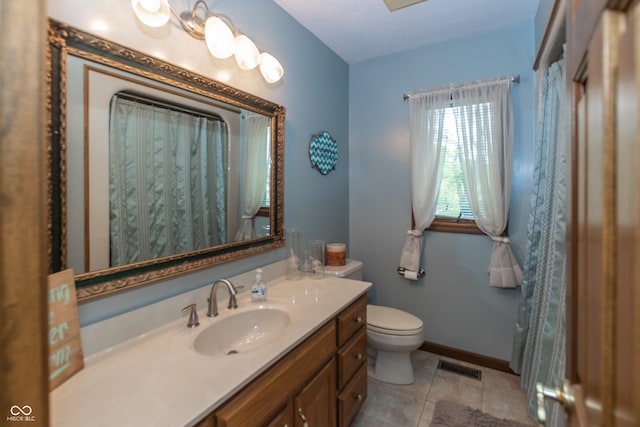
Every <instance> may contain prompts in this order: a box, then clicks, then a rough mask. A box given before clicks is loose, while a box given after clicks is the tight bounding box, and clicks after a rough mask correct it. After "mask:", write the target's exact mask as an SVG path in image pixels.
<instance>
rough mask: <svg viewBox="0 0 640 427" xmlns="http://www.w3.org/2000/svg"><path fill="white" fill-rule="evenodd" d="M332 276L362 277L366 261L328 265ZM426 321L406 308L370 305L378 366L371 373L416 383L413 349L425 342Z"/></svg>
mask: <svg viewBox="0 0 640 427" xmlns="http://www.w3.org/2000/svg"><path fill="white" fill-rule="evenodd" d="M325 272H326V273H327V274H330V275H335V276H338V277H344V278H347V279H354V280H362V263H361V262H360V261H355V260H351V259H348V260H347V264H346V265H345V266H342V267H329V266H327V267H326V268H325ZM423 327H424V325H423V323H422V320H420V319H419V318H417V317H416V316H414V315H412V314H409V313H407V312H405V311H402V310H398V309H395V308H391V307H383V306H379V305H371V304H370V305H367V345H368V347H369V354H370V356H371V358H372V359H374V358H375V368H374V369H373V372H369V375H370V376H372V377H373V378H375V379H377V380H380V381H384V382H387V383H391V384H413V383H414V382H415V375H414V373H413V364H412V362H411V352H412V351H413V350H416V349H417V348H418V347H420V346H421V345H422V343H423V342H424V336H423V334H422V332H423Z"/></svg>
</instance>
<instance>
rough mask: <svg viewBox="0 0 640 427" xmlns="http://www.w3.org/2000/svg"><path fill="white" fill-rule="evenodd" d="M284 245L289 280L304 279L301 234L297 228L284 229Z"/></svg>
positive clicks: (286, 276) (286, 275)
mask: <svg viewBox="0 0 640 427" xmlns="http://www.w3.org/2000/svg"><path fill="white" fill-rule="evenodd" d="M284 244H285V250H286V255H285V256H286V258H285V261H286V273H285V278H286V279H288V280H299V279H301V278H302V246H301V233H300V230H298V229H297V228H285V229H284Z"/></svg>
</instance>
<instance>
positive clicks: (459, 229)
mask: <svg viewBox="0 0 640 427" xmlns="http://www.w3.org/2000/svg"><path fill="white" fill-rule="evenodd" d="M427 231H440V232H444V233H464V234H484V233H483V232H482V230H480V229H479V228H478V226H477V225H476V222H475V221H474V220H472V219H457V218H444V217H436V218H435V219H434V220H433V222H432V223H431V226H430V227H429V228H427Z"/></svg>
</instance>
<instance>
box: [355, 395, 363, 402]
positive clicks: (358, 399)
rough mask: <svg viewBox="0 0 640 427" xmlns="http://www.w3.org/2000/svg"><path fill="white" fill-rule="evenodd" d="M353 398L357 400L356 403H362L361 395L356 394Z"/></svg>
mask: <svg viewBox="0 0 640 427" xmlns="http://www.w3.org/2000/svg"><path fill="white" fill-rule="evenodd" d="M355 398H356V400H357V401H358V402H361V401H362V395H361V394H360V393H358V394H356V395H355Z"/></svg>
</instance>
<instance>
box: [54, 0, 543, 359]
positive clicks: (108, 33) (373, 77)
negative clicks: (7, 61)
mask: <svg viewBox="0 0 640 427" xmlns="http://www.w3.org/2000/svg"><path fill="white" fill-rule="evenodd" d="M193 3H194V1H189V0H172V4H173V5H174V6H175V7H176V9H178V10H179V11H180V10H186V9H188V8H189V5H191V4H193ZM209 3H210V4H211V5H212V6H214V7H215V11H217V12H220V13H224V14H226V15H228V16H230V17H231V19H232V20H233V21H234V23H235V24H236V26H237V27H239V28H240V29H242V30H243V31H244V32H246V33H247V35H249V36H250V37H252V38H253V39H255V40H256V41H257V43H258V44H259V46H260V47H261V48H263V49H265V50H268V51H270V52H271V53H273V54H274V56H276V57H277V58H278V59H280V61H281V62H282V64H283V66H284V68H285V77H284V79H283V81H281V82H279V83H277V84H275V85H268V84H266V83H264V81H263V80H262V79H261V78H260V77H259V75H258V72H257V71H240V70H238V69H237V67H236V66H235V63H234V62H233V60H216V59H213V58H212V57H211V56H210V55H209V54H208V53H207V50H206V47H205V45H204V43H202V42H199V41H196V40H194V39H191V38H190V37H189V36H188V35H186V33H185V32H184V31H182V30H181V29H180V28H178V27H177V25H176V24H175V23H174V24H172V25H170V26H167V27H165V28H163V29H160V30H150V29H147V28H144V27H142V26H141V25H140V24H139V23H138V22H137V21H136V20H135V18H134V16H133V12H132V11H131V8H130V4H129V2H128V1H120V2H112V1H108V0H94V1H91V2H87V1H84V0H51V1H50V2H49V14H50V16H51V17H53V18H55V19H58V20H60V21H64V22H67V23H69V24H71V25H74V26H76V27H79V28H82V29H85V30H87V31H90V32H93V33H97V34H100V35H102V36H104V37H105V38H108V39H111V40H114V41H117V42H119V43H122V44H125V45H128V46H131V47H134V48H135V49H138V50H141V51H144V52H147V53H149V54H151V55H155V56H160V57H162V58H165V59H167V60H169V61H171V62H174V63H177V64H179V65H182V66H184V67H186V68H189V69H192V70H194V71H196V72H198V73H201V74H205V75H209V76H211V77H212V78H214V79H217V80H220V81H223V82H225V83H227V84H229V85H231V86H234V87H237V88H239V89H242V90H245V91H248V92H251V93H254V94H256V95H258V96H261V97H263V98H266V99H268V100H270V101H273V102H276V103H278V104H281V105H284V106H285V107H286V108H287V118H286V129H285V131H286V135H285V139H286V142H285V145H286V155H285V199H286V207H285V225H286V226H296V227H299V228H301V229H302V230H303V233H304V236H303V238H304V240H309V239H324V240H326V241H342V242H346V243H347V244H348V252H349V255H350V256H351V257H353V258H356V259H359V260H362V261H363V262H364V263H365V278H366V279H367V280H370V281H373V282H374V284H375V288H374V292H373V293H372V298H373V299H374V300H375V301H376V302H378V303H381V304H388V305H392V306H396V307H399V308H402V309H405V310H408V311H410V312H412V313H415V314H416V315H418V316H419V317H420V318H422V319H423V321H424V322H425V339H427V340H429V341H432V342H436V343H439V344H443V345H449V346H452V347H457V348H460V349H465V350H468V351H473V352H477V353H480V354H484V355H488V356H493V357H497V358H500V359H505V360H507V359H509V358H510V353H511V341H512V333H513V324H514V321H515V317H516V311H517V305H518V299H519V291H518V290H498V289H493V288H489V287H488V286H487V284H486V282H487V275H486V267H487V264H488V261H489V254H490V249H491V243H490V241H489V240H488V239H487V238H485V237H484V236H469V235H457V234H447V233H429V232H427V233H426V234H425V236H426V250H425V259H424V266H425V268H426V269H427V271H428V276H427V278H426V279H424V280H421V281H419V282H407V281H405V280H404V279H402V278H400V277H399V276H398V275H397V274H396V272H395V270H396V267H397V263H398V259H399V253H400V249H401V247H402V244H403V242H404V235H405V232H406V230H407V229H408V228H409V226H410V219H411V213H410V193H409V157H408V156H409V147H408V106H407V104H406V103H405V102H403V101H402V94H403V93H404V92H407V91H410V90H417V89H424V88H430V87H435V86H440V85H443V84H448V83H450V82H454V83H456V82H463V81H467V80H475V79H481V78H487V77H494V76H501V75H507V74H520V76H521V83H520V85H518V86H516V87H515V88H514V105H515V118H516V125H517V132H516V147H515V158H514V174H513V176H514V178H513V179H514V183H513V196H512V202H511V219H510V224H509V228H510V232H511V237H512V240H513V248H514V252H515V253H516V256H517V257H518V259H519V260H520V261H521V260H522V257H523V252H524V239H525V236H526V222H527V215H528V210H529V194H530V191H531V174H532V166H533V165H532V164H533V128H534V112H533V110H534V76H533V72H532V71H531V67H532V64H533V58H534V56H533V55H534V28H533V23H531V24H529V25H525V26H520V27H517V28H513V29H510V30H506V31H500V32H496V33H488V34H484V35H481V36H478V37H474V38H471V39H465V40H457V41H454V42H451V43H445V44H440V45H434V46H427V47H424V48H421V49H417V50H412V51H409V52H405V53H401V54H397V55H392V56H388V57H384V58H380V59H376V60H372V61H367V62H363V63H359V64H355V65H351V66H349V65H347V64H346V63H345V62H344V61H342V60H341V59H340V58H339V57H337V56H336V55H335V54H334V53H333V52H332V51H331V50H329V49H328V48H327V47H326V46H324V45H323V44H322V43H321V42H320V41H319V40H317V39H316V38H315V36H313V35H312V34H310V33H309V32H308V31H307V30H305V29H304V28H302V27H301V26H300V25H299V24H298V23H297V22H296V21H295V20H294V19H293V18H291V17H290V16H289V15H288V14H286V13H285V12H284V11H283V10H282V9H280V8H279V7H278V6H277V5H275V3H273V2H271V1H264V0H243V1H241V2H239V1H235V0H221V1H216V2H209ZM322 130H326V131H329V132H330V133H331V134H332V135H333V136H334V138H335V139H336V140H337V142H338V146H339V152H340V158H339V161H338V166H337V169H336V170H335V171H332V172H331V173H329V174H328V175H327V176H322V175H320V173H318V172H317V171H316V170H314V169H311V167H310V165H309V159H308V144H309V139H310V137H311V135H313V134H317V133H318V132H319V131H322ZM282 257H283V251H282V250H278V251H273V252H271V253H266V254H261V255H258V256H255V257H251V258H248V259H244V260H240V261H236V262H232V263H227V264H223V265H221V266H218V267H216V268H212V269H208V270H203V271H199V272H196V273H193V274H189V275H185V276H182V277H179V278H176V279H172V280H166V281H163V282H159V283H156V284H153V285H150V286H146V287H142V288H140V289H136V290H133V291H129V292H125V293H122V294H117V295H115V296H111V297H106V298H101V299H98V300H96V301H91V302H88V303H84V304H81V306H80V321H81V324H82V325H83V326H84V325H87V324H90V323H93V322H96V321H98V320H101V319H104V318H107V317H110V316H113V315H116V314H119V313H122V312H126V311H129V310H131V309H134V308H137V307H140V306H144V305H146V304H150V303H153V302H155V301H158V300H162V299H164V298H167V297H169V296H172V295H175V294H178V293H181V292H184V291H187V290H191V289H194V288H197V287H200V286H203V285H205V284H207V283H210V282H211V281H213V280H215V279H217V278H220V277H226V276H231V275H235V274H238V273H241V272H245V271H248V270H250V269H253V268H255V267H257V266H261V265H265V264H268V263H271V262H274V261H277V260H279V259H281V258H282Z"/></svg>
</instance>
